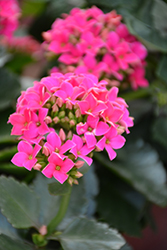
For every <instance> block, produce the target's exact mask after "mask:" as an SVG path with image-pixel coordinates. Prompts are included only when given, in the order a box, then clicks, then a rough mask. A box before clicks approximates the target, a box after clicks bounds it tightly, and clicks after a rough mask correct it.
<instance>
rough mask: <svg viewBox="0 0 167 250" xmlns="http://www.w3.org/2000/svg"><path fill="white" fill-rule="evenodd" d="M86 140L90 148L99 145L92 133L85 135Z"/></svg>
mask: <svg viewBox="0 0 167 250" xmlns="http://www.w3.org/2000/svg"><path fill="white" fill-rule="evenodd" d="M85 139H86V144H87V146H88V148H92V147H94V146H95V145H96V143H97V141H96V138H95V136H94V135H93V134H92V133H90V132H86V133H85Z"/></svg>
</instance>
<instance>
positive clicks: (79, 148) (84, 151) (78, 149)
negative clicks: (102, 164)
mask: <svg viewBox="0 0 167 250" xmlns="http://www.w3.org/2000/svg"><path fill="white" fill-rule="evenodd" d="M72 141H73V142H74V144H75V146H74V147H73V148H72V149H71V150H70V152H71V153H72V154H73V155H74V156H75V158H76V159H77V158H78V157H79V158H81V159H83V160H84V161H86V162H87V164H88V165H89V166H90V165H91V164H92V159H91V158H90V157H88V156H86V155H88V154H89V153H90V152H91V151H92V150H93V149H94V147H92V148H88V146H87V145H86V144H85V145H83V141H82V139H81V138H80V137H79V136H77V135H75V134H74V135H73V138H72Z"/></svg>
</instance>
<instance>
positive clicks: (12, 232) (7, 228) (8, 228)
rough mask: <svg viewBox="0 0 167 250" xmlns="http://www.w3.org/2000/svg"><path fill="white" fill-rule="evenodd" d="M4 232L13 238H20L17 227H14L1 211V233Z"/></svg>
mask: <svg viewBox="0 0 167 250" xmlns="http://www.w3.org/2000/svg"><path fill="white" fill-rule="evenodd" d="M1 234H4V235H7V236H9V237H11V238H16V239H17V238H18V239H19V238H20V237H19V235H18V232H17V229H15V228H14V227H12V225H11V224H10V223H9V222H8V221H7V219H6V217H5V216H4V215H3V214H2V213H0V235H1Z"/></svg>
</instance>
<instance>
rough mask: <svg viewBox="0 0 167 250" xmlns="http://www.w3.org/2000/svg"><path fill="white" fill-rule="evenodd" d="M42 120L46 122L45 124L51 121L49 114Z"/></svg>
mask: <svg viewBox="0 0 167 250" xmlns="http://www.w3.org/2000/svg"><path fill="white" fill-rule="evenodd" d="M44 121H45V122H46V124H49V123H51V122H52V118H51V117H50V116H46V117H45V119H44Z"/></svg>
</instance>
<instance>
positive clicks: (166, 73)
mask: <svg viewBox="0 0 167 250" xmlns="http://www.w3.org/2000/svg"><path fill="white" fill-rule="evenodd" d="M166 65H167V56H166V55H163V57H162V59H161V60H160V62H159V64H158V68H157V75H158V76H159V77H160V78H161V79H162V80H164V81H166V82H167V70H166Z"/></svg>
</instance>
